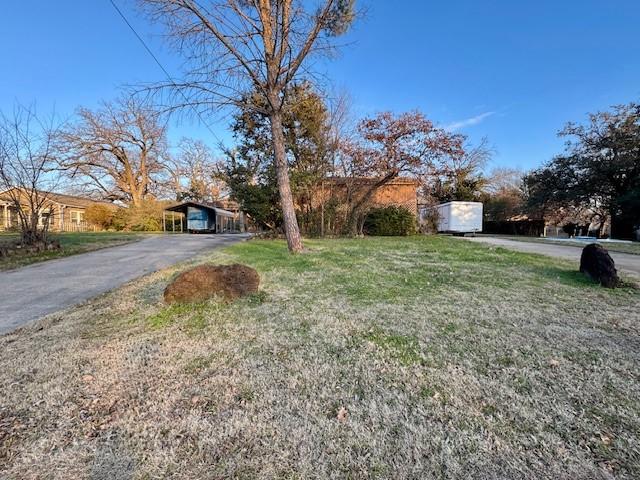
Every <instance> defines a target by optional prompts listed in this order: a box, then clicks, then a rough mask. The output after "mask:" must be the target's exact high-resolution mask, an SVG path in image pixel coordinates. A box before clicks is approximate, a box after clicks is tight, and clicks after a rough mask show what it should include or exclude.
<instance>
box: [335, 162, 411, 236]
mask: <svg viewBox="0 0 640 480" xmlns="http://www.w3.org/2000/svg"><path fill="white" fill-rule="evenodd" d="M397 176H398V173H397V172H395V171H394V172H390V173H387V174H386V175H385V176H384V177H382V178H381V179H379V180H378V181H377V182H375V183H374V184H373V185H372V186H371V187H369V189H368V190H367V191H366V192H365V193H364V194H363V195H362V197H360V199H359V200H357V201H356V203H355V205H353V206H352V207H351V211H350V213H349V217H348V220H347V229H348V231H349V233H350V234H351V235H352V236H354V237H357V236H358V235H362V231H363V227H364V212H363V210H364V208H365V207H366V205H367V203H368V202H369V200H371V198H372V197H373V194H374V193H375V192H376V190H378V189H379V188H380V187H382V186H384V185H386V184H387V183H389V182H390V181H391V180H393V179H394V178H396V177H397Z"/></svg>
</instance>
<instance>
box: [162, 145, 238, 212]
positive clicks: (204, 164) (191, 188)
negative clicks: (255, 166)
mask: <svg viewBox="0 0 640 480" xmlns="http://www.w3.org/2000/svg"><path fill="white" fill-rule="evenodd" d="M178 148H179V153H178V154H177V156H176V160H175V162H174V163H175V169H174V170H173V172H172V174H173V175H174V178H175V180H174V182H175V187H174V188H175V192H176V198H177V199H178V200H195V201H199V202H215V201H217V200H221V199H222V198H223V197H224V196H225V195H226V185H225V183H224V182H223V181H222V180H221V179H220V178H219V176H218V172H219V168H220V165H219V162H217V161H216V160H215V158H214V155H213V152H212V151H211V149H210V148H209V147H208V146H207V145H205V144H204V142H202V141H200V140H193V139H191V138H183V139H182V140H181V141H180V144H179V146H178Z"/></svg>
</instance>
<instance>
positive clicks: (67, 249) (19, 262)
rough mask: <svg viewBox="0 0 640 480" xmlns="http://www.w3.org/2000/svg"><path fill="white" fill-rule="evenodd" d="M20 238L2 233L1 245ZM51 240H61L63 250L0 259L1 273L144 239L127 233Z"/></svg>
mask: <svg viewBox="0 0 640 480" xmlns="http://www.w3.org/2000/svg"><path fill="white" fill-rule="evenodd" d="M18 238H19V235H18V234H16V233H0V243H2V242H3V241H12V240H16V239H18ZM51 238H55V239H58V240H60V244H61V245H62V250H61V251H58V252H42V253H38V254H35V255H25V256H19V257H18V256H16V257H9V258H4V259H0V271H2V270H10V269H12V268H18V267H24V266H25V265H30V264H32V263H36V262H42V261H44V260H51V259H52V258H60V257H67V256H69V255H75V254H77V253H84V252H90V251H92V250H98V249H100V248H106V247H114V246H116V245H123V244H125V243H129V242H135V241H137V240H140V239H141V238H142V237H141V236H140V235H138V234H132V233H127V232H97V233H58V234H52V235H51Z"/></svg>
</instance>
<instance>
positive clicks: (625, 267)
mask: <svg viewBox="0 0 640 480" xmlns="http://www.w3.org/2000/svg"><path fill="white" fill-rule="evenodd" d="M464 238H465V240H470V241H472V242H479V243H488V244H491V245H496V246H500V247H504V248H509V249H511V250H517V251H519V252H526V253H540V254H542V255H548V256H550V257H558V258H566V259H569V260H575V261H576V262H578V263H579V262H580V255H581V254H582V247H574V246H570V245H556V244H552V243H549V244H547V243H541V242H521V241H519V240H507V239H505V238H494V237H464ZM603 246H604V248H607V246H606V245H603ZM609 255H611V258H613V261H614V262H615V263H616V268H617V269H618V271H619V272H625V273H630V274H633V275H638V276H640V255H633V254H630V253H617V252H609Z"/></svg>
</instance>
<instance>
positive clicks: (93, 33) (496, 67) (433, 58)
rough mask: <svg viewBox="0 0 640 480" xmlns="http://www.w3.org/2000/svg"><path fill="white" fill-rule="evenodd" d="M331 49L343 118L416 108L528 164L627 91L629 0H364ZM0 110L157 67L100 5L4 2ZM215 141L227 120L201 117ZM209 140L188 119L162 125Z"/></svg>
mask: <svg viewBox="0 0 640 480" xmlns="http://www.w3.org/2000/svg"><path fill="white" fill-rule="evenodd" d="M116 2H117V3H118V4H119V5H120V6H121V8H122V9H123V10H124V11H125V13H126V15H127V16H128V17H129V19H130V21H131V22H132V23H133V24H134V26H135V28H136V29H137V30H138V32H139V33H140V34H141V35H142V36H143V37H144V38H145V39H146V40H147V41H148V43H149V45H150V46H151V48H152V49H153V50H154V52H155V53H156V54H157V55H158V57H159V58H160V59H161V61H162V63H163V64H164V65H165V67H166V68H167V69H169V70H170V71H171V72H172V73H173V72H175V73H177V72H178V64H179V62H178V59H176V58H174V57H173V56H172V54H171V53H170V52H168V51H167V50H166V49H165V48H164V46H163V44H162V42H161V40H160V39H159V38H157V37H156V36H154V35H153V33H154V32H153V30H152V28H151V27H150V26H149V24H148V23H147V22H146V21H145V20H144V19H143V18H141V17H140V16H139V15H138V13H137V12H136V11H135V10H134V9H133V8H132V4H131V3H130V2H129V1H128V0H116ZM361 4H364V5H366V7H367V15H366V17H365V18H364V19H363V20H361V21H360V22H359V23H358V24H357V25H356V26H355V28H354V29H353V31H352V32H351V33H350V34H349V35H348V36H347V37H346V38H344V41H345V42H346V43H347V44H348V45H347V46H346V47H345V48H343V50H342V53H341V55H340V56H339V57H338V58H337V59H334V60H332V61H330V62H323V63H320V64H318V68H319V69H320V71H321V72H322V73H323V74H324V75H326V77H327V78H328V79H330V81H331V83H332V85H333V86H334V88H336V89H344V90H347V91H349V92H350V94H351V96H352V98H353V101H354V107H355V110H356V113H357V114H358V115H369V114H373V113H375V112H377V111H382V110H393V111H397V112H401V111H405V110H413V109H419V110H421V111H423V112H424V113H425V114H427V116H428V117H429V118H431V119H432V120H434V121H436V122H437V123H438V124H440V125H442V126H447V127H449V128H456V129H457V131H459V132H461V133H465V134H467V135H468V136H469V138H470V139H471V140H472V141H478V140H479V139H480V138H482V137H484V136H486V137H488V138H489V140H490V142H491V144H492V145H493V146H494V147H495V149H496V152H497V153H496V155H495V158H494V160H493V165H495V166H513V167H519V168H524V169H529V168H533V167H535V166H537V165H539V164H541V163H542V162H544V161H546V160H548V159H550V158H551V157H552V156H553V155H554V153H558V152H560V151H561V150H562V145H563V140H561V139H558V138H557V136H556V133H557V131H558V130H559V129H560V128H561V127H562V126H563V125H564V123H565V122H567V121H569V120H575V121H581V120H583V119H584V118H585V114H586V113H587V112H590V111H596V110H599V109H606V108H607V107H608V106H610V105H613V104H617V103H624V102H629V101H632V100H639V99H640V28H639V27H638V25H640V1H638V0H555V1H552V0H536V1H524V0H520V1H516V0H449V1H442V0H438V1H435V0H395V1H387V0H368V1H367V2H366V3H363V2H361ZM0 44H1V45H3V49H2V50H3V52H2V55H0V109H3V110H6V109H10V108H11V107H12V105H13V103H14V102H15V101H19V102H21V103H27V104H29V103H33V102H35V103H36V105H37V107H38V110H39V111H40V112H41V113H46V112H48V111H50V110H51V109H52V108H54V107H55V110H56V112H57V113H58V114H60V115H61V116H68V115H71V113H72V112H73V110H74V109H75V108H76V107H77V106H79V105H83V106H88V107H92V106H95V105H96V103H97V102H98V101H99V100H100V99H111V98H114V97H116V96H117V94H118V87H119V86H121V85H122V84H135V83H137V82H144V81H152V80H161V79H163V74H162V72H161V71H160V70H159V68H158V67H157V65H156V64H155V63H154V62H153V60H152V59H151V58H150V56H149V55H148V54H147V52H146V51H145V50H144V49H143V47H142V45H140V43H139V42H138V40H137V39H136V38H135V37H134V36H133V34H132V33H131V32H130V31H129V29H128V27H127V26H126V25H125V24H124V23H123V21H122V19H121V18H120V17H119V16H118V15H117V13H116V12H115V10H114V9H113V7H112V6H111V4H110V3H109V1H108V0H91V1H78V0H58V1H56V2H51V1H48V0H47V1H45V0H22V1H20V2H6V3H5V4H4V5H3V9H2V15H1V16H0ZM210 123H211V126H212V128H213V129H214V131H215V132H216V134H217V135H218V136H219V137H221V138H223V139H228V138H229V136H228V134H227V133H226V123H227V121H226V119H224V118H212V119H210ZM182 135H188V136H193V137H196V138H202V139H203V140H205V141H209V142H210V143H215V141H214V139H212V135H211V134H210V133H209V132H208V131H207V130H206V129H205V128H204V127H202V126H199V125H197V124H196V123H195V122H183V123H182V124H180V125H175V126H173V127H172V130H171V137H172V139H173V140H176V139H178V138H179V137H180V136H182Z"/></svg>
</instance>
